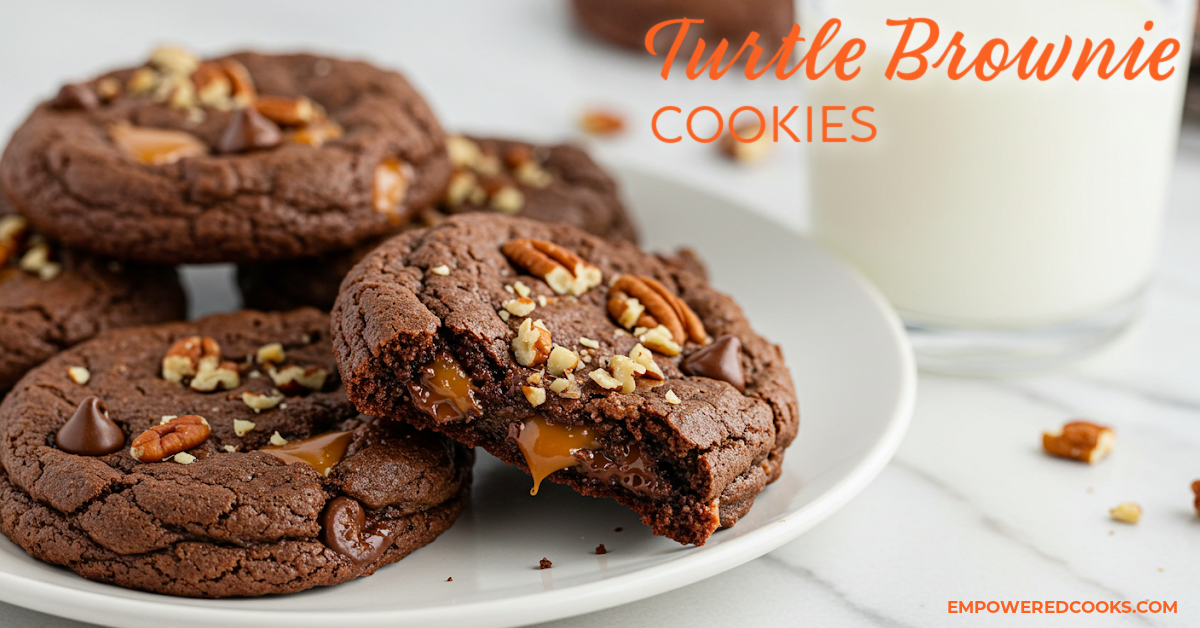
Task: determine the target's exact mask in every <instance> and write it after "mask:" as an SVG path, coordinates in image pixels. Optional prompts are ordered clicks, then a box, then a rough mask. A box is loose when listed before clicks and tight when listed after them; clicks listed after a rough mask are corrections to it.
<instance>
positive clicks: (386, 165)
mask: <svg viewBox="0 0 1200 628" xmlns="http://www.w3.org/2000/svg"><path fill="white" fill-rule="evenodd" d="M404 170H405V168H404V164H402V163H401V162H400V160H399V159H394V158H391V157H389V158H387V159H384V160H383V161H381V162H379V165H378V166H375V196H374V204H375V211H377V212H379V213H381V214H388V215H390V216H395V215H396V209H397V208H399V207H400V201H402V200H404V193H405V192H406V191H407V190H408V177H407V176H405V174H404Z"/></svg>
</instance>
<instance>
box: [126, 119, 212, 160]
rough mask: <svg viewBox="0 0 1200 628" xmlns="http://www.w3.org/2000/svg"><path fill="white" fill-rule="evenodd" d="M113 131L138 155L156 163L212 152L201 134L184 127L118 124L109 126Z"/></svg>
mask: <svg viewBox="0 0 1200 628" xmlns="http://www.w3.org/2000/svg"><path fill="white" fill-rule="evenodd" d="M109 135H110V136H111V137H112V139H113V142H116V144H117V146H120V147H121V148H122V149H123V150H124V151H125V152H126V153H128V154H129V155H130V156H132V157H133V158H134V159H136V160H137V161H140V162H141V163H144V164H150V165H152V166H161V165H164V164H173V163H175V162H177V161H179V160H180V159H183V158H184V157H196V156H199V155H207V154H208V146H206V145H205V144H204V142H201V141H200V138H198V137H196V136H195V135H192V134H191V133H185V132H183V131H171V130H169V129H152V128H147V127H139V126H133V125H130V124H118V125H116V126H114V127H112V128H111V129H109Z"/></svg>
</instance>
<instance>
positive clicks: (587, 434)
mask: <svg viewBox="0 0 1200 628" xmlns="http://www.w3.org/2000/svg"><path fill="white" fill-rule="evenodd" d="M515 440H516V441H517V447H519V448H520V449H521V453H522V454H524V455H525V462H526V464H528V465H529V473H530V475H532V476H533V488H532V489H530V491H529V494H530V495H537V493H538V487H540V486H541V485H542V480H544V479H546V476H548V475H550V474H551V473H554V472H555V471H558V470H560V469H566V468H569V467H573V466H575V465H577V464H579V458H576V457H575V452H578V451H580V450H586V449H597V448H599V447H600V444H599V443H597V442H596V438H595V436H594V435H593V434H592V433H591V431H590V430H588V428H586V427H581V426H578V425H560V424H557V423H550V422H549V421H547V420H546V419H545V418H544V417H542V416H541V415H536V416H534V417H533V418H532V419H529V420H528V421H526V422H525V424H524V425H523V426H522V427H521V431H520V433H518V434H517V435H516V436H515Z"/></svg>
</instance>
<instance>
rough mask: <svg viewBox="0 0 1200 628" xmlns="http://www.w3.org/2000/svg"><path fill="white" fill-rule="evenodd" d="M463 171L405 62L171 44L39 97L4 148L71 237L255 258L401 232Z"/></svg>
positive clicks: (178, 255) (145, 253)
mask: <svg viewBox="0 0 1200 628" xmlns="http://www.w3.org/2000/svg"><path fill="white" fill-rule="evenodd" d="M451 170H452V168H451V164H450V160H449V157H448V155H447V153H446V148H445V136H444V134H443V132H442V130H441V127H440V126H439V125H438V122H437V120H436V118H435V117H434V116H433V113H432V112H431V111H430V109H429V107H428V106H427V105H426V104H425V102H424V101H423V100H422V99H421V96H420V95H419V94H418V93H417V92H416V91H415V90H414V89H413V88H412V86H410V85H409V83H408V81H406V80H405V78H404V77H403V76H401V75H400V74H397V73H396V72H391V71H387V70H382V69H379V68H376V67H374V66H371V65H368V64H366V63H362V62H358V61H345V60H341V59H333V58H327V57H318V56H313V55H306V54H296V55H262V54H255V53H239V54H234V55H230V56H227V57H221V58H217V59H209V60H201V59H198V58H196V57H194V56H192V55H190V54H188V53H186V52H183V51H180V50H175V49H161V50H158V51H156V52H155V53H154V54H153V55H152V56H151V58H150V60H149V62H148V63H147V64H146V65H144V66H142V67H138V68H130V69H126V70H120V71H116V72H110V73H108V74H105V75H103V76H101V77H98V78H96V79H94V80H91V81H88V82H86V83H80V84H77V85H69V86H67V87H64V88H63V90H62V91H61V92H60V94H59V95H58V96H57V97H55V98H54V99H52V100H51V101H49V102H46V103H43V104H41V105H40V106H38V107H37V108H36V109H34V111H33V113H31V114H30V116H29V118H28V119H26V120H25V122H24V123H23V124H22V125H21V127H20V128H18V129H17V131H16V133H14V135H13V137H12V140H11V142H10V143H9V145H8V147H7V149H5V151H4V156H3V158H2V159H0V188H3V189H4V191H5V192H6V193H7V194H8V196H9V197H10V199H11V201H12V202H13V205H14V206H15V209H16V210H17V211H18V212H20V213H21V214H22V215H24V216H25V217H26V218H28V219H29V221H30V223H31V224H32V225H33V226H34V227H36V228H37V229H39V230H41V231H42V232H44V233H46V234H48V235H50V236H52V237H54V238H56V239H58V240H60V241H61V242H63V243H64V244H65V245H67V246H71V247H74V248H78V249H82V250H88V251H92V252H95V253H99V254H104V255H109V256H113V257H118V258H121V259H126V260H131V261H141V262H153V263H165V264H179V263H209V262H256V261H269V260H279V259H289V258H295V257H300V256H304V255H316V254H320V253H323V252H328V251H334V250H344V249H347V248H351V247H354V246H357V245H359V244H361V243H363V242H366V241H368V240H370V239H372V238H376V237H379V236H381V235H384V234H386V233H389V232H390V231H392V230H394V229H395V228H396V226H397V225H400V224H402V223H404V222H405V221H407V220H409V218H410V217H411V216H412V215H414V214H415V213H417V212H419V211H421V210H423V209H425V208H427V207H429V206H431V205H432V204H433V203H434V202H435V201H436V200H437V198H438V197H439V196H440V195H441V194H442V192H443V190H444V189H445V188H446V183H447V181H448V180H449V177H450V173H451ZM100 234H103V237H99V235H100Z"/></svg>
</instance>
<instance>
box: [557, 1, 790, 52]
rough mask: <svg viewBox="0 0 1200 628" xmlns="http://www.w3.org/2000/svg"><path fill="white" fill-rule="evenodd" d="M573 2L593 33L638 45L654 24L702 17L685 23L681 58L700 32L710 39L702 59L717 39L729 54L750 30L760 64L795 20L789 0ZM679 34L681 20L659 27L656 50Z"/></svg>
mask: <svg viewBox="0 0 1200 628" xmlns="http://www.w3.org/2000/svg"><path fill="white" fill-rule="evenodd" d="M572 5H573V6H574V8H575V17H576V18H577V19H578V20H579V23H580V24H581V25H582V26H583V27H584V28H586V29H587V30H588V31H590V32H591V33H592V34H594V35H596V36H598V37H600V38H601V39H604V40H607V41H609V42H611V43H614V44H617V45H619V46H623V47H625V48H631V49H633V50H638V51H644V50H645V49H646V34H647V33H648V32H649V31H650V29H651V28H653V27H654V25H655V24H659V23H661V22H665V21H667V20H678V19H680V18H690V19H702V20H704V23H703V24H690V25H689V26H688V33H687V36H686V37H685V40H684V44H683V45H682V46H681V47H680V49H679V50H680V52H679V55H678V57H677V59H676V60H677V61H682V62H684V63H687V62H688V61H689V60H690V59H691V54H692V51H693V50H694V49H695V43H696V40H697V39H698V38H700V37H703V38H704V40H705V41H706V42H708V47H707V48H706V49H705V58H706V59H707V58H708V56H707V55H708V54H710V52H711V50H712V49H713V47H714V46H716V45H717V44H718V43H719V42H720V41H721V39H728V40H729V48H730V50H729V52H728V53H727V54H726V58H727V59H728V58H729V56H731V55H733V54H734V53H736V52H737V51H738V49H739V48H740V47H741V45H742V42H744V41H746V37H747V36H748V35H750V33H751V32H757V33H758V42H757V43H758V45H759V46H760V47H762V48H763V56H762V57H761V58H760V60H759V62H758V63H759V67H761V66H762V65H764V64H765V63H766V61H767V59H770V58H771V55H773V54H775V51H776V50H778V49H779V45H780V42H781V41H782V40H783V38H784V37H786V36H787V34H788V32H789V31H791V29H792V23H793V22H794V21H795V10H794V7H793V4H792V0H738V1H737V2H728V1H727V0H573V1H572ZM678 34H679V25H672V26H669V27H665V28H663V29H661V30H659V32H658V33H657V34H656V35H655V37H654V51H655V52H657V53H658V54H659V56H665V55H666V54H667V52H668V51H670V50H671V45H672V43H674V41H675V37H676V36H677V35H678ZM739 61H741V62H744V61H746V59H745V57H742V58H740V59H739Z"/></svg>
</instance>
